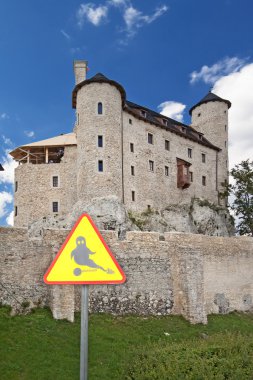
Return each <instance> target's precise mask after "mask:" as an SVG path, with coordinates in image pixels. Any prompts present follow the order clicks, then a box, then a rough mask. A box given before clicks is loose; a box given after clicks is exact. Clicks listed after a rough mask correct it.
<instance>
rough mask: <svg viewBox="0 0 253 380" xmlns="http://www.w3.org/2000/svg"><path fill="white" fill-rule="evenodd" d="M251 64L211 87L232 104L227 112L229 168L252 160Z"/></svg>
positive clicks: (252, 80) (252, 72)
mask: <svg viewBox="0 0 253 380" xmlns="http://www.w3.org/2000/svg"><path fill="white" fill-rule="evenodd" d="M252 89H253V63H250V64H246V65H245V66H244V67H242V68H241V69H240V71H238V72H236V73H232V74H230V75H227V76H224V77H223V78H220V79H219V80H218V81H217V82H216V83H215V84H214V87H213V90H212V91H213V92H214V93H215V94H217V95H218V96H220V97H222V98H224V99H228V100H230V101H231V103H232V107H231V108H230V110H229V130H228V132H229V161H230V168H232V167H234V165H235V164H237V163H240V162H241V161H242V160H246V159H248V158H250V159H251V160H252V159H253V148H252V146H253V145H252V142H253V107H252V104H253V94H252Z"/></svg>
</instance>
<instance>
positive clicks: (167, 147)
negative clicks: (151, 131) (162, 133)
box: [165, 140, 170, 150]
mask: <svg viewBox="0 0 253 380" xmlns="http://www.w3.org/2000/svg"><path fill="white" fill-rule="evenodd" d="M165 150H170V142H169V140H165Z"/></svg>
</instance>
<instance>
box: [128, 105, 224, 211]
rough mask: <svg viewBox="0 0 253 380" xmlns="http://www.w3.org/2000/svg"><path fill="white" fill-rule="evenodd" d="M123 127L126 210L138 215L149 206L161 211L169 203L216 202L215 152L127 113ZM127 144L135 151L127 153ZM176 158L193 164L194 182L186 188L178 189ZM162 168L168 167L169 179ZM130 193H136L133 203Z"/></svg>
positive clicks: (191, 168) (191, 167) (191, 169)
mask: <svg viewBox="0 0 253 380" xmlns="http://www.w3.org/2000/svg"><path fill="white" fill-rule="evenodd" d="M129 119H131V122H132V123H131V124H130V123H129ZM123 126H124V133H123V141H124V145H123V151H124V155H123V162H124V192H125V204H126V207H127V209H130V210H132V211H138V212H140V211H144V210H147V206H148V205H150V206H151V208H152V209H158V210H161V209H163V208H165V207H167V206H169V205H172V204H178V203H181V204H190V203H191V199H192V198H203V199H207V200H209V201H210V202H212V203H214V204H217V203H218V193H217V191H216V151H215V150H213V149H210V148H208V147H206V146H204V145H201V144H198V143H197V142H194V141H192V140H189V139H187V138H184V137H182V136H179V135H177V134H175V133H172V132H170V131H167V130H165V129H162V128H159V127H157V126H155V125H152V124H150V123H148V122H145V121H143V120H139V119H137V118H135V117H134V116H133V115H130V114H128V113H127V112H123ZM148 133H151V134H152V135H153V144H149V143H148ZM165 140H168V141H169V142H170V150H165ZM211 141H212V140H211ZM130 143H133V144H134V152H131V151H130ZM188 148H190V149H192V158H190V157H188ZM202 153H204V154H205V155H206V162H205V163H203V162H202V156H201V154H202ZM177 158H181V159H183V160H185V161H187V162H190V163H191V164H192V165H191V166H190V168H189V170H190V171H191V172H192V173H193V182H191V184H190V187H189V188H188V189H184V190H182V189H178V188H177ZM149 160H151V161H153V162H154V171H153V172H151V171H150V169H149ZM131 166H134V175H132V174H131ZM165 166H168V167H169V176H166V175H165ZM202 176H205V177H206V186H203V185H202ZM144 189H145V190H144ZM132 191H135V198H136V199H135V201H134V202H133V201H132Z"/></svg>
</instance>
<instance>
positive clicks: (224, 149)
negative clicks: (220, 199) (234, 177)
mask: <svg viewBox="0 0 253 380" xmlns="http://www.w3.org/2000/svg"><path fill="white" fill-rule="evenodd" d="M230 107H231V103H230V101H228V100H226V99H222V98H220V97H219V96H217V95H215V94H213V93H212V92H209V93H208V94H207V95H206V96H205V97H204V98H203V99H201V101H200V102H199V103H197V104H196V105H194V106H193V107H192V108H191V109H190V111H189V113H190V115H191V117H192V126H193V127H194V128H195V129H196V130H197V131H199V132H201V133H203V134H204V136H205V137H206V138H207V139H208V140H209V141H210V142H211V143H212V144H213V145H215V146H217V147H218V148H220V149H221V150H220V152H218V153H217V162H216V167H217V190H218V191H223V190H224V188H223V186H222V184H223V183H224V182H228V109H229V108H230Z"/></svg>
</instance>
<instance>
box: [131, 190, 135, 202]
mask: <svg viewBox="0 0 253 380" xmlns="http://www.w3.org/2000/svg"><path fill="white" fill-rule="evenodd" d="M132 201H133V202H134V201H135V191H132Z"/></svg>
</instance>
